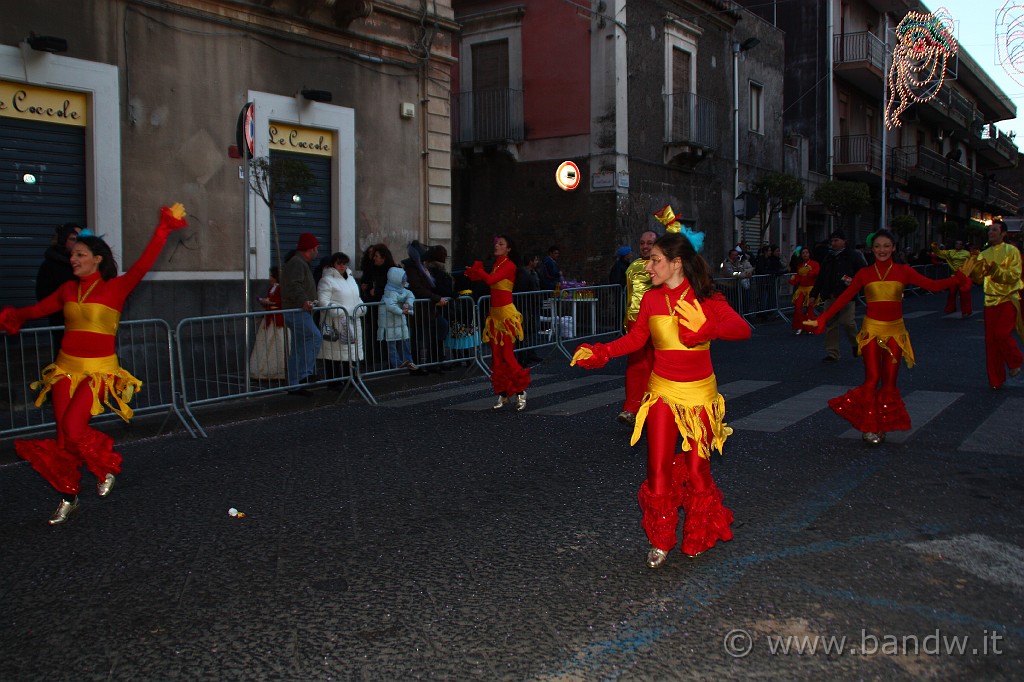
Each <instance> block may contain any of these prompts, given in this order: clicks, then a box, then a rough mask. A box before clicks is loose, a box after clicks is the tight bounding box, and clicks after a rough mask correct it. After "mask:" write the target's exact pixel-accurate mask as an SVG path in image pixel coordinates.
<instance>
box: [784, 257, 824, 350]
mask: <svg viewBox="0 0 1024 682" xmlns="http://www.w3.org/2000/svg"><path fill="white" fill-rule="evenodd" d="M820 270H821V266H820V265H818V261H816V260H813V259H812V258H811V250H810V249H809V248H807V247H804V248H802V249H800V265H798V266H797V268H796V272H795V273H793V275H792V276H790V278H789V283H790V284H792V285H794V286H795V287H796V289H794V290H793V333H794V334H802V333H809V331H808V330H807V329H805V328H804V320H813V319H814V317H815V315H814V305H815V304H816V303H817V301H815V300H814V299H813V298H811V289H812V288H813V287H814V283H815V282H817V281H818V272H819V271H820Z"/></svg>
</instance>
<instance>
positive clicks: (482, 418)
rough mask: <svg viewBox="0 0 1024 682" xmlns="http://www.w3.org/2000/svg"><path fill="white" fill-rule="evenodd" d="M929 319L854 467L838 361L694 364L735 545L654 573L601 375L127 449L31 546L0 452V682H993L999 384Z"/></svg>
mask: <svg viewBox="0 0 1024 682" xmlns="http://www.w3.org/2000/svg"><path fill="white" fill-rule="evenodd" d="M942 299H944V296H943V297H939V296H927V297H923V298H911V299H908V301H907V304H906V311H907V325H908V328H909V329H910V333H911V337H912V340H913V343H914V348H915V352H916V355H917V360H918V365H917V366H916V367H915V368H913V369H912V370H909V371H908V370H906V369H905V368H904V369H902V370H901V376H900V386H901V389H902V390H903V394H904V396H905V399H906V400H907V403H908V406H909V407H910V411H911V417H912V420H913V422H914V427H915V429H914V431H912V432H910V433H909V434H905V435H900V436H897V435H896V434H892V435H891V437H890V440H889V442H887V443H885V444H884V445H883V446H881V447H878V448H869V447H868V446H866V445H865V444H863V443H862V442H861V441H860V439H859V435H858V434H852V433H850V429H849V427H848V425H847V424H846V422H844V421H843V420H841V419H840V418H839V417H837V416H836V415H835V414H833V413H832V412H831V411H830V410H828V409H827V407H826V406H825V400H826V399H827V398H829V397H832V396H834V395H839V394H840V393H841V392H843V391H844V390H846V388H849V387H852V386H854V385H856V384H857V383H859V382H860V380H861V379H862V369H861V365H860V361H859V360H853V359H850V358H849V356H845V357H844V358H843V359H842V361H841V362H839V363H837V364H823V363H821V362H820V360H821V357H822V356H823V355H824V351H823V340H822V339H820V338H815V337H806V336H800V337H794V336H792V335H790V333H789V330H788V326H787V325H785V324H783V323H781V322H767V323H763V324H759V325H758V329H757V330H756V331H755V334H754V337H753V338H752V339H751V340H750V341H747V342H742V343H732V344H729V343H719V344H717V345H714V346H713V354H714V359H715V366H716V371H717V374H718V378H719V383H720V386H721V387H722V390H723V393H725V395H726V398H727V421H729V422H730V424H731V425H732V426H733V427H734V428H735V429H736V432H735V434H734V435H733V436H732V437H731V438H730V439H729V441H728V442H727V444H726V447H725V454H724V456H722V457H718V456H717V455H715V456H714V460H713V463H712V471H713V474H714V476H715V478H716V480H717V482H718V485H719V487H721V488H722V490H723V492H724V494H725V502H726V504H727V506H729V507H730V508H731V509H732V510H733V512H734V513H735V515H736V523H735V526H734V531H735V538H734V539H733V540H732V541H731V542H728V543H724V544H720V545H718V546H717V547H715V548H714V549H713V550H711V551H709V552H707V553H706V554H704V555H701V556H700V557H698V558H696V559H688V558H686V557H685V556H683V555H682V554H680V553H678V552H673V553H672V555H671V556H670V558H669V560H668V562H667V564H666V565H665V567H664V568H662V569H660V570H657V571H651V570H648V569H647V568H646V567H645V566H644V557H645V554H646V548H647V543H646V540H645V538H644V535H643V531H642V530H641V528H640V523H639V521H640V518H639V510H638V508H637V504H636V489H637V487H638V485H639V484H640V482H641V481H642V479H643V476H644V467H645V459H644V453H645V449H644V441H641V442H640V443H639V444H638V445H637V447H635V448H631V447H630V446H629V433H628V430H627V429H626V428H625V427H623V426H621V425H619V424H617V423H616V422H615V421H614V417H615V415H616V414H617V413H618V411H619V409H620V407H619V404H620V403H619V401H620V400H621V387H622V383H621V375H622V371H623V368H624V364H623V362H622V361H621V360H618V361H615V362H613V363H612V364H610V365H609V366H608V367H607V368H605V369H604V370H600V371H597V372H590V373H588V372H583V371H581V370H579V369H577V368H569V367H568V366H567V365H568V363H567V362H565V361H564V360H563V359H560V358H557V357H554V356H552V357H550V358H549V359H548V360H546V361H545V362H544V363H543V364H541V365H539V366H537V367H536V368H534V370H533V374H534V385H533V386H532V387H531V389H530V391H529V401H528V406H527V409H526V411H524V412H522V413H516V412H515V411H513V410H512V409H510V408H506V409H505V410H502V411H501V412H497V413H495V412H493V411H492V410H490V409H489V408H490V405H491V403H492V402H493V400H492V398H491V396H490V393H489V386H488V383H487V382H486V380H484V379H483V378H482V377H479V376H471V377H460V378H458V379H454V380H451V379H450V377H451V376H452V375H445V376H444V379H445V380H444V381H435V382H434V383H431V384H430V385H423V384H415V385H414V384H405V385H406V386H407V387H408V388H409V390H405V391H396V392H392V393H388V394H387V395H382V396H379V399H380V400H381V405H380V406H377V407H371V406H369V405H366V404H365V403H364V402H362V401H360V400H358V399H351V400H346V401H342V402H341V403H338V404H335V403H334V402H333V396H332V397H331V398H330V399H326V398H322V397H318V398H317V399H314V400H311V401H309V402H303V400H304V399H302V398H295V397H291V396H288V397H281V398H276V399H274V400H271V401H266V400H265V401H259V402H254V403H252V404H249V405H245V406H244V407H243V408H240V409H238V410H237V411H236V412H235V413H234V415H233V416H232V418H231V419H229V420H227V422H226V423H222V424H219V425H217V424H213V425H207V431H208V432H209V438H208V439H199V440H193V439H191V438H189V437H187V436H186V435H184V434H182V433H178V432H175V433H171V434H169V435H161V436H152V437H144V438H142V437H138V436H139V435H141V434H143V433H145V429H140V430H138V431H136V432H134V434H133V437H132V438H130V439H128V440H126V441H123V443H122V446H121V448H120V450H121V451H122V452H123V454H124V455H125V472H124V474H123V476H122V477H120V478H119V481H118V486H117V487H116V488H115V490H114V492H113V494H112V495H111V497H110V498H109V499H108V500H102V501H101V500H100V499H98V498H97V497H96V496H95V494H94V493H92V479H91V476H89V475H88V474H86V475H85V489H86V493H85V494H84V495H83V498H82V499H83V506H82V510H81V512H80V513H79V514H77V515H76V516H75V517H73V519H72V521H71V522H69V523H68V524H66V525H65V526H63V527H56V528H51V527H48V526H47V525H46V523H45V520H46V518H47V517H48V516H49V514H50V512H51V511H52V507H53V506H55V498H54V496H53V494H52V491H50V490H49V489H48V488H47V486H46V485H45V484H44V483H43V482H42V481H41V479H39V477H38V475H36V474H35V472H33V471H32V470H31V469H30V468H29V467H28V466H27V465H26V464H24V463H21V462H12V460H13V458H12V457H10V444H9V443H4V444H0V448H2V449H3V452H2V453H0V455H3V456H4V459H3V460H2V461H4V462H8V463H5V464H3V465H2V466H0V518H2V519H3V523H2V525H0V546H2V547H3V550H2V551H3V556H4V560H3V561H2V562H0V595H2V596H0V604H2V609H0V679H2V680H55V679H76V680H195V679H210V680H385V679H387V680H390V679H420V678H423V679H456V680H463V679H480V680H496V679H502V680H605V679H622V680H674V679H699V680H705V679H706V680H712V679H755V678H756V679H785V680H820V679H835V680H873V679H878V680H891V679H943V680H945V679H986V680H999V679H1006V680H1010V679H1019V678H1020V670H1021V669H1022V663H1024V661H1022V657H1024V646H1022V642H1024V625H1022V623H1024V615H1022V603H1024V602H1022V594H1024V550H1022V547H1024V534H1022V524H1021V520H1020V510H1021V508H1022V501H1024V500H1022V497H1024V495H1022V493H1024V477H1022V468H1024V467H1022V461H1024V460H1022V448H1021V443H1022V440H1024V439H1022V436H1024V428H1022V425H1021V414H1022V409H1024V382H1018V381H1014V382H1011V384H1010V385H1007V386H1006V387H1005V388H1004V389H1003V390H1001V391H992V390H991V389H989V388H988V385H987V381H986V377H985V370H984V350H983V345H982V343H983V330H982V324H981V315H980V313H976V314H975V315H974V317H973V318H971V319H969V320H961V319H960V318H959V315H957V316H951V317H943V316H942V315H941V313H940V312H939V311H940V310H941V307H942V303H943V300H942ZM978 302H979V303H980V300H979V301H978ZM979 310H980V308H979ZM410 381H411V380H410ZM318 394H320V396H326V395H327V392H324V391H320V392H318ZM200 419H201V420H202V419H203V415H202V414H201V415H200ZM220 421H225V420H224V419H221V420H220ZM204 425H205V423H204ZM230 508H235V509H237V510H240V511H242V512H244V514H245V517H244V518H239V517H233V516H230V515H229V514H228V510H229V509H230ZM812 647H813V648H814V650H813V652H812V651H811V648H812Z"/></svg>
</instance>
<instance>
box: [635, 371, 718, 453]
mask: <svg viewBox="0 0 1024 682" xmlns="http://www.w3.org/2000/svg"><path fill="white" fill-rule="evenodd" d="M659 399H660V400H661V401H662V402H664V403H665V404H666V405H668V406H669V408H671V410H672V413H673V414H674V415H675V420H676V426H677V427H679V434H680V435H681V436H682V437H683V449H684V450H687V449H689V445H688V444H687V439H692V440H694V441H695V442H696V443H697V447H698V448H699V449H698V451H697V454H698V455H699V456H701V457H703V458H704V459H711V451H712V450H718V452H719V454H721V452H722V447H723V446H724V445H725V439H726V438H728V437H729V436H731V435H732V429H731V428H729V427H728V426H726V424H725V421H724V419H725V398H724V397H722V394H721V393H719V392H718V379H717V378H716V377H715V375H714V374H712V375H711V376H709V377H708V378H707V379H701V380H700V381H685V382H683V381H670V380H668V379H664V378H662V377H660V376H658V375H657V374H651V380H650V383H649V384H648V386H647V393H645V394H644V398H643V402H642V403H641V405H640V410H639V411H638V412H637V413H636V424H635V425H634V426H633V437H632V438H631V439H630V441H629V444H630V445H636V442H637V441H638V440H640V434H641V433H642V432H643V426H644V420H646V419H647V412H648V411H649V410H650V409H651V405H653V404H654V403H655V402H657V401H658V400H659ZM705 412H706V413H707V415H708V421H709V422H710V424H711V433H710V434H709V433H708V430H707V427H706V426H705V425H704V420H702V419H701V414H702V413H705Z"/></svg>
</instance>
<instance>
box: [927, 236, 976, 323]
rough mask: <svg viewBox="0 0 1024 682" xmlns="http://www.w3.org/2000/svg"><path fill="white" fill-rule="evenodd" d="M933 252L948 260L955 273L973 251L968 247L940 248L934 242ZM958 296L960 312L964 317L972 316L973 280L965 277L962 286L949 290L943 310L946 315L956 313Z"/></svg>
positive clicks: (947, 262) (947, 263)
mask: <svg viewBox="0 0 1024 682" xmlns="http://www.w3.org/2000/svg"><path fill="white" fill-rule="evenodd" d="M932 253H933V254H934V255H936V256H938V257H939V258H941V259H942V260H944V261H946V265H948V266H949V269H950V270H952V271H953V272H954V273H955V272H956V271H957V270H959V269H960V268H961V267H962V266H963V264H964V263H965V262H966V261H967V259H968V258H970V257H971V252H970V251H968V250H967V249H940V248H939V247H938V245H937V244H932ZM958 296H959V298H960V314H961V315H963V316H964V317H970V316H971V313H972V312H974V308H973V307H972V305H971V280H969V279H967V278H964V282H963V283H962V284H961V285H960V286H958V287H955V288H953V289H950V290H949V295H948V296H947V297H946V307H945V308H944V309H943V311H942V312H943V313H944V314H946V315H949V314H950V313H955V312H956V299H957V297H958Z"/></svg>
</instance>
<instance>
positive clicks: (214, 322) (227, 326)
mask: <svg viewBox="0 0 1024 682" xmlns="http://www.w3.org/2000/svg"><path fill="white" fill-rule="evenodd" d="M327 311H331V312H334V313H336V314H337V317H336V318H334V319H336V320H337V322H336V325H337V326H338V327H341V326H343V325H348V323H349V316H348V313H347V312H346V311H345V309H344V308H341V307H338V306H333V307H329V308H316V309H315V310H314V312H315V313H317V315H318V316H323V315H325V314H326V313H327ZM308 314H309V313H306V312H304V311H302V310H300V309H292V310H283V311H274V312H253V313H235V314H230V315H210V316H205V317H188V318H185V319H183V320H182V321H181V322H179V323H178V326H177V329H176V331H175V338H176V340H177V351H178V369H179V372H180V384H181V394H180V399H181V407H182V409H184V410H185V412H186V413H187V414H188V415H189V417H190V418H191V419H192V421H193V423H194V424H195V425H196V428H197V429H198V430H199V432H200V433H201V434H202V435H203V436H205V435H206V432H205V431H203V428H202V426H201V425H200V424H199V420H198V419H197V418H196V416H195V414H194V413H193V412H192V408H193V407H195V406H198V405H209V404H212V403H218V402H225V401H228V400H235V399H238V398H247V397H251V396H257V395H265V394H269V393H278V392H280V391H282V390H298V389H302V388H304V387H307V386H318V385H327V384H333V385H336V386H338V387H339V388H340V389H341V390H340V392H339V398H340V397H341V395H342V394H343V393H344V392H345V390H347V388H348V387H349V386H350V385H352V383H353V381H352V374H351V372H350V371H349V370H350V363H348V362H340V363H331V362H325V361H322V360H316V367H317V369H316V372H315V374H314V377H315V378H314V380H312V381H309V382H306V383H299V382H298V381H297V380H294V379H293V380H291V381H290V380H289V377H288V371H287V367H288V359H289V355H290V354H291V353H296V354H297V358H298V360H297V362H298V364H299V365H300V366H304V364H305V362H306V361H307V360H308V358H306V357H305V356H304V353H305V352H306V350H305V348H304V347H303V346H299V347H298V348H292V346H293V345H296V344H295V343H294V342H295V340H296V335H295V334H294V332H292V330H291V329H290V327H289V324H288V322H289V319H292V318H294V319H300V318H299V316H302V315H308ZM353 322H355V323H357V322H358V320H353ZM353 326H355V327H357V328H358V326H359V325H358V324H354V325H353ZM317 327H318V329H319V325H317ZM261 333H262V335H263V336H264V338H263V340H261V339H260V336H261ZM317 333H319V331H318V332H317ZM351 336H352V337H353V338H352V339H351V340H350V341H349V342H347V343H343V345H350V346H351V345H355V338H356V336H357V335H356V334H352V335H351ZM325 343H326V342H325ZM257 346H260V347H261V348H262V349H263V350H264V351H265V355H264V356H263V358H262V359H263V360H264V361H263V362H255V361H256V360H258V359H260V358H257V357H255V353H258V351H257ZM321 352H322V350H321Z"/></svg>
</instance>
